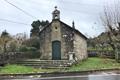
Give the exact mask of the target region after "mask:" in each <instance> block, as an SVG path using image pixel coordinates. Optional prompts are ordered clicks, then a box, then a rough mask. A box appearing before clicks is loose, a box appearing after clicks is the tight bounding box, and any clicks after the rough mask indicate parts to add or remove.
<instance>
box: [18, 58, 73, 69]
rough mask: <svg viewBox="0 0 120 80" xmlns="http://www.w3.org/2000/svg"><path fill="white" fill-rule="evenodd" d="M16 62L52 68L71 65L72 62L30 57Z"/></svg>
mask: <svg viewBox="0 0 120 80" xmlns="http://www.w3.org/2000/svg"><path fill="white" fill-rule="evenodd" d="M16 64H19V65H24V66H32V67H41V68H51V67H54V68H55V67H56V68H57V67H58V68H59V67H61V68H62V67H63V68H64V67H70V66H71V62H70V61H68V60H37V59H35V60H34V59H29V60H22V61H17V62H16Z"/></svg>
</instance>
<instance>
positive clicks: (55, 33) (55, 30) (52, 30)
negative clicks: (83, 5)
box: [40, 20, 87, 60]
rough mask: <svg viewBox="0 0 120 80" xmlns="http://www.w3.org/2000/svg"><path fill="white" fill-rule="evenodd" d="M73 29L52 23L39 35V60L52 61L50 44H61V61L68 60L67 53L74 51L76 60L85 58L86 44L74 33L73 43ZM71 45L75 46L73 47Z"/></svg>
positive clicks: (62, 24)
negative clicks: (56, 42)
mask: <svg viewBox="0 0 120 80" xmlns="http://www.w3.org/2000/svg"><path fill="white" fill-rule="evenodd" d="M72 34H73V29H72V28H71V27H69V26H68V25H66V24H64V23H62V22H60V21H58V20H57V21H53V22H52V23H51V24H50V25H49V26H48V27H46V28H45V29H44V30H43V31H42V32H41V33H40V53H41V54H42V55H41V57H40V59H44V60H46V59H48V60H51V59H52V42H53V41H60V42H61V59H62V60H68V59H69V52H72V51H74V52H75V56H76V58H77V59H78V60H82V59H84V58H87V42H86V40H85V38H84V37H82V36H80V34H78V33H75V41H74V42H73V41H72V39H73V36H72ZM73 43H74V44H75V45H74V47H73Z"/></svg>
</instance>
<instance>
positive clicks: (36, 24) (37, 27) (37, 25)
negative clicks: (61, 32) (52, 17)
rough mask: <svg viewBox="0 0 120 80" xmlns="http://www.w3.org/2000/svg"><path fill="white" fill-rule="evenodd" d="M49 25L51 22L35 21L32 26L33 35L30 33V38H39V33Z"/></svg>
mask: <svg viewBox="0 0 120 80" xmlns="http://www.w3.org/2000/svg"><path fill="white" fill-rule="evenodd" d="M48 24H49V21H48V20H46V21H43V20H42V21H39V20H37V21H33V23H32V24H31V26H32V29H31V31H30V32H31V33H30V37H34V36H37V37H38V36H39V32H40V31H41V30H42V29H43V28H44V27H45V26H46V25H48Z"/></svg>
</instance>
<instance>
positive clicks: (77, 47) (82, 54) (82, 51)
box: [74, 33, 88, 60]
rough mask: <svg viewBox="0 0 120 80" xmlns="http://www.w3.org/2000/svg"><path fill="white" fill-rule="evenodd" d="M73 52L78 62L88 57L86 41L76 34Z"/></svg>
mask: <svg viewBox="0 0 120 80" xmlns="http://www.w3.org/2000/svg"><path fill="white" fill-rule="evenodd" d="M74 51H75V57H76V58H77V59H78V60H83V59H86V58H87V57H88V55H87V41H86V40H85V39H84V38H83V37H80V35H79V34H77V33H75V41H74Z"/></svg>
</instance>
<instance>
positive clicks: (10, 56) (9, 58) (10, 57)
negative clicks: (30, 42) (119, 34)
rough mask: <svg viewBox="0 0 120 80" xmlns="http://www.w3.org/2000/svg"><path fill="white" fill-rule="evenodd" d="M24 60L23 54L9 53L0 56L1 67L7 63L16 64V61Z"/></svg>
mask: <svg viewBox="0 0 120 80" xmlns="http://www.w3.org/2000/svg"><path fill="white" fill-rule="evenodd" d="M23 58H24V53H23V52H9V53H1V54H0V66H2V65H4V64H7V63H14V62H15V61H18V60H21V59H23Z"/></svg>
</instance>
